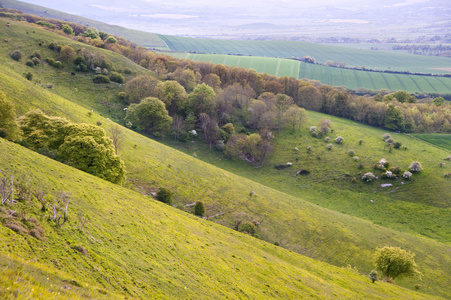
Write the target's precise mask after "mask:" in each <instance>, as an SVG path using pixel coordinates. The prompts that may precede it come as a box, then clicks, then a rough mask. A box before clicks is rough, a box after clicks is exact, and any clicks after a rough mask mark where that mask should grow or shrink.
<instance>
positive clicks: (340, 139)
mask: <svg viewBox="0 0 451 300" xmlns="http://www.w3.org/2000/svg"><path fill="white" fill-rule="evenodd" d="M344 140H345V139H344V138H343V137H342V136H337V137H336V138H335V143H337V144H341V143H343V141H344Z"/></svg>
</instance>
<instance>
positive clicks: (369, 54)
mask: <svg viewBox="0 0 451 300" xmlns="http://www.w3.org/2000/svg"><path fill="white" fill-rule="evenodd" d="M159 36H160V37H161V38H162V39H163V40H164V41H165V42H166V44H167V45H168V47H169V48H170V49H171V50H174V51H177V52H185V53H187V52H197V53H209V54H232V55H246V56H266V57H282V58H291V57H302V56H306V55H309V56H312V57H314V58H315V59H316V61H318V62H320V63H325V62H326V61H328V60H332V61H341V62H345V63H346V65H347V66H349V67H353V66H366V67H367V68H370V69H378V70H396V71H410V72H423V73H437V74H445V73H449V72H446V71H443V70H439V69H440V68H445V67H446V66H448V67H449V66H450V65H451V63H450V61H449V59H448V58H445V57H433V56H422V55H414V54H399V53H391V52H381V51H370V50H363V49H353V48H345V47H338V46H330V45H323V44H313V43H306V42H283V41H233V40H208V39H194V38H185V37H176V36H167V35H159Z"/></svg>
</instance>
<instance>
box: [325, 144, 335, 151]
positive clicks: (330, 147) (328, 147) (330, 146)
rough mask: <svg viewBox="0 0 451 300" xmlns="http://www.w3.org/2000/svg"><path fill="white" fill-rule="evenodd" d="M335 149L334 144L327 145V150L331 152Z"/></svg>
mask: <svg viewBox="0 0 451 300" xmlns="http://www.w3.org/2000/svg"><path fill="white" fill-rule="evenodd" d="M333 147H334V145H332V144H327V146H326V148H327V149H329V150H332V148H333Z"/></svg>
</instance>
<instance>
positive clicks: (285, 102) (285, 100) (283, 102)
mask: <svg viewBox="0 0 451 300" xmlns="http://www.w3.org/2000/svg"><path fill="white" fill-rule="evenodd" d="M292 104H293V98H291V97H290V96H287V95H285V94H277V95H276V116H277V127H278V129H279V131H280V130H281V129H282V126H283V124H284V123H285V118H284V117H285V112H286V111H287V109H288V107H290V105H292Z"/></svg>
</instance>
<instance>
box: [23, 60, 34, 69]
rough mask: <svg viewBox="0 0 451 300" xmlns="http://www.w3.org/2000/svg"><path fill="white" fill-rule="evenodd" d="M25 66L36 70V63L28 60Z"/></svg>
mask: <svg viewBox="0 0 451 300" xmlns="http://www.w3.org/2000/svg"><path fill="white" fill-rule="evenodd" d="M25 65H26V66H27V67H30V68H34V63H33V61H32V60H27V62H26V63H25Z"/></svg>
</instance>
